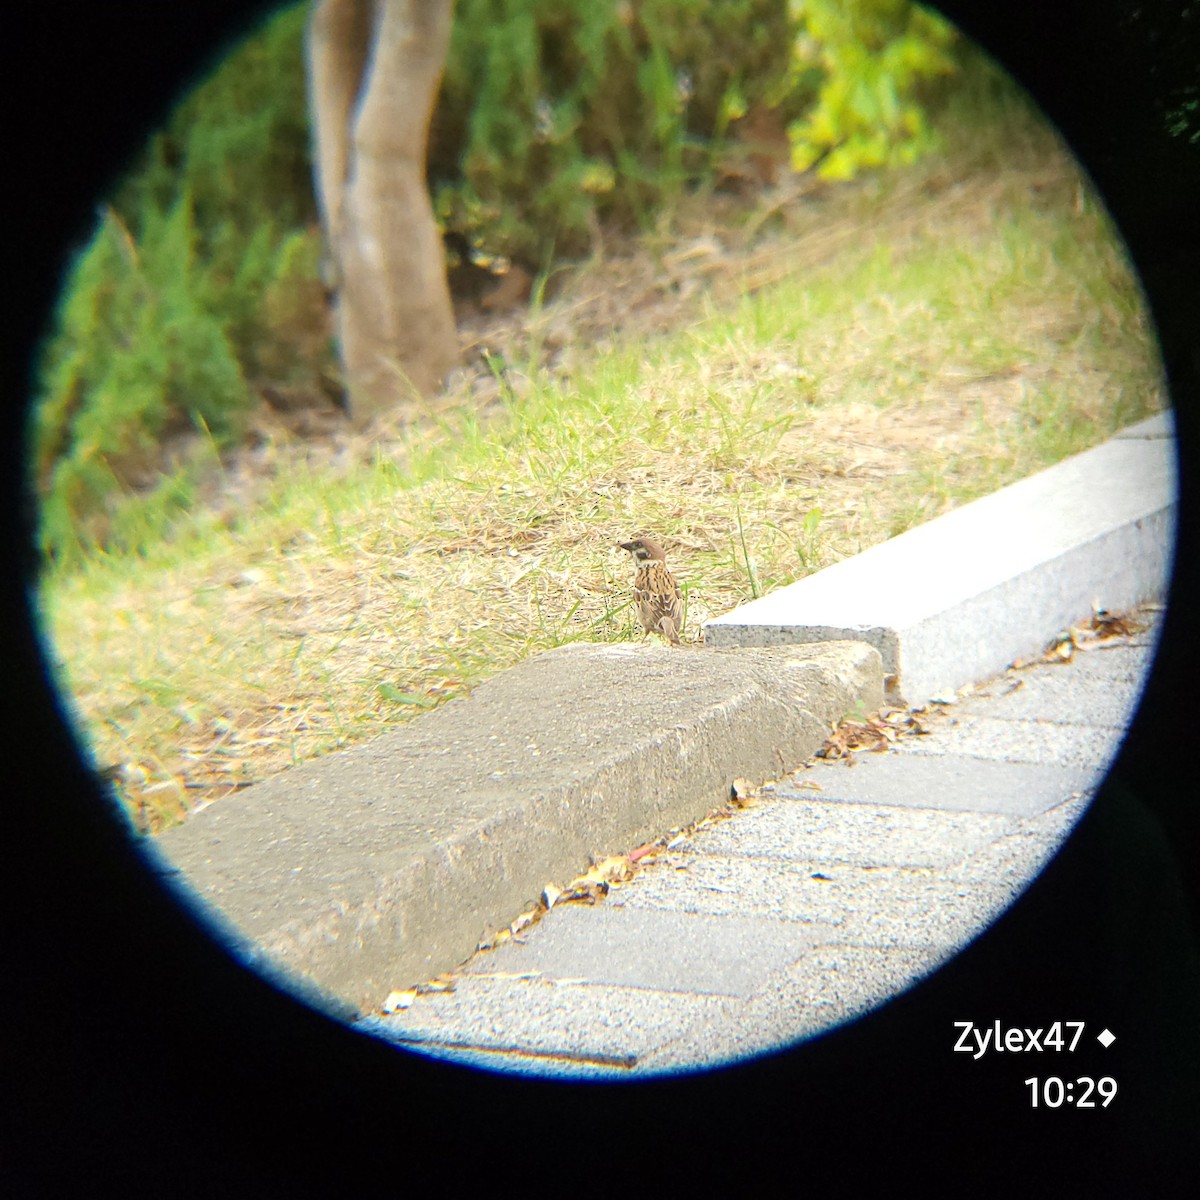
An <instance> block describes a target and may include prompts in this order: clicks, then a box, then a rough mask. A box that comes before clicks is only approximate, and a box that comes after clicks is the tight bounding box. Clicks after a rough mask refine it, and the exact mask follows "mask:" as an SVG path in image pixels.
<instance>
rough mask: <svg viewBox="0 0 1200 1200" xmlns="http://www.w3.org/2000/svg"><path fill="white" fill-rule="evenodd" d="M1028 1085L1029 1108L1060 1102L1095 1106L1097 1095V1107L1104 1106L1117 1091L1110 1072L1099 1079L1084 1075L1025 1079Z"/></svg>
mask: <svg viewBox="0 0 1200 1200" xmlns="http://www.w3.org/2000/svg"><path fill="white" fill-rule="evenodd" d="M1025 1086H1026V1087H1027V1088H1029V1102H1030V1107H1032V1108H1038V1107H1041V1106H1043V1105H1044V1106H1045V1107H1046V1108H1061V1107H1062V1106H1063V1105H1064V1104H1071V1105H1074V1107H1075V1108H1095V1107H1096V1098H1097V1095H1098V1096H1099V1101H1100V1104H1099V1106H1100V1107H1101V1108H1107V1107H1108V1106H1109V1105H1110V1104H1111V1103H1112V1099H1113V1097H1114V1096H1115V1095H1116V1094H1117V1081H1116V1080H1115V1079H1113V1078H1112V1076H1111V1075H1106V1076H1104V1078H1103V1079H1091V1078H1089V1077H1088V1076H1086V1075H1082V1076H1080V1077H1079V1078H1078V1079H1059V1078H1058V1077H1057V1076H1056V1075H1050V1076H1048V1077H1047V1078H1045V1079H1038V1078H1037V1077H1036V1076H1034V1077H1033V1078H1032V1079H1026V1080H1025Z"/></svg>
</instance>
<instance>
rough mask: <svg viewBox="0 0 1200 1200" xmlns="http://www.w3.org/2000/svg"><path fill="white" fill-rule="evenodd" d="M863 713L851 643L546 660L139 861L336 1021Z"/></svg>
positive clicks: (264, 790)
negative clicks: (167, 878) (161, 859)
mask: <svg viewBox="0 0 1200 1200" xmlns="http://www.w3.org/2000/svg"><path fill="white" fill-rule="evenodd" d="M882 698H883V670H882V664H881V662H880V658H879V655H878V653H877V652H876V651H875V650H874V649H873V648H871V647H868V646H866V645H864V644H863V643H861V642H844V643H826V644H823V645H820V646H789V647H776V648H773V649H745V650H742V649H732V650H720V649H711V648H704V649H701V650H688V649H674V648H669V647H658V646H639V645H629V644H623V645H593V644H574V645H568V646H563V647H560V648H559V649H557V650H551V651H547V652H545V653H542V654H538V655H535V656H534V657H532V658H531V659H529V660H527V661H526V662H524V663H521V664H520V665H518V666H516V667H514V668H512V669H511V670H509V671H505V672H503V673H502V674H501V675H499V676H496V677H495V678H493V679H491V680H489V681H488V682H486V683H484V684H482V685H481V686H480V687H478V688H476V689H475V690H474V692H473V693H472V694H471V695H470V696H469V697H464V698H461V699H459V700H455V701H452V702H451V703H449V704H447V705H446V706H445V707H444V708H441V709H438V710H436V711H434V712H432V713H429V714H427V715H426V716H424V717H422V718H420V719H418V720H417V721H414V722H412V723H411V724H409V725H407V726H404V727H403V728H400V729H398V730H396V732H394V733H391V734H387V735H385V736H384V737H381V738H378V739H376V740H375V741H374V742H372V743H370V744H369V745H366V746H362V747H358V748H356V749H354V750H351V751H348V752H346V753H344V754H336V755H330V756H329V757H326V758H323V759H320V760H319V761H317V762H313V763H310V764H306V765H303V766H300V767H296V768H295V769H293V770H291V771H287V772H285V773H284V774H282V775H280V776H277V777H276V778H274V779H271V780H268V781H266V782H265V783H262V784H258V785H256V786H255V787H253V788H249V789H247V790H246V791H245V792H243V793H242V794H241V795H240V796H238V797H236V798H230V799H227V800H223V801H222V802H221V803H220V804H217V805H214V806H213V807H211V808H209V809H205V810H203V811H201V812H199V813H197V814H195V816H193V818H192V819H191V820H189V821H188V822H186V823H185V824H184V825H182V826H179V827H177V828H175V829H172V830H169V831H168V832H166V833H165V834H163V835H162V836H161V837H159V838H158V839H156V843H155V848H156V851H157V852H158V853H160V854H161V855H163V856H165V858H166V860H167V862H168V863H169V864H171V865H170V866H169V867H168V868H167V870H168V871H169V872H171V873H173V874H174V875H175V878H176V880H177V881H178V882H181V883H185V884H186V885H187V887H188V888H190V889H191V892H190V893H187V895H186V898H187V899H189V900H192V899H194V898H195V896H196V895H198V896H199V897H200V898H201V899H202V900H203V901H204V902H205V904H206V905H207V906H209V915H210V916H211V917H212V919H213V920H214V921H215V922H216V923H217V924H218V926H219V927H220V928H221V930H222V931H223V932H224V933H225V934H226V935H227V937H228V938H229V939H230V940H231V941H232V942H233V943H234V946H235V949H236V950H237V951H238V952H239V953H240V954H241V955H243V956H244V957H245V958H246V959H247V960H249V961H250V962H251V963H252V964H253V965H255V966H256V967H257V968H258V969H260V970H262V971H265V972H266V973H267V974H271V975H274V976H276V978H280V974H279V972H280V970H282V971H283V972H286V973H287V974H286V975H285V976H283V978H282V980H281V981H283V982H285V983H290V986H292V987H293V989H296V988H298V989H299V990H301V991H303V992H304V993H305V995H306V997H307V998H309V999H316V1000H317V1001H318V1002H324V1003H325V1005H326V1006H327V1007H331V1008H333V1009H334V1010H336V1011H338V1013H339V1015H344V1013H345V1011H346V1002H348V1003H349V1004H351V1005H360V1006H363V1007H368V1006H372V1005H378V1004H379V1003H380V1002H381V1001H382V1000H383V999H384V997H385V996H386V995H387V993H388V992H389V991H390V990H392V989H393V988H398V987H405V986H409V985H411V984H413V983H417V982H420V981H422V980H425V979H428V978H430V977H432V976H434V975H436V974H438V973H440V972H442V971H446V970H449V969H451V968H453V967H455V966H456V965H458V964H459V963H460V962H461V961H462V960H463V959H465V958H466V957H467V956H469V955H470V954H471V953H472V951H473V950H474V949H475V947H476V946H477V944H478V943H479V941H480V939H481V937H483V936H484V935H485V934H486V933H488V932H489V931H492V930H495V929H496V928H497V927H498V926H502V925H503V924H505V923H506V922H508V921H509V920H511V919H512V918H513V917H514V916H515V915H516V914H517V913H518V912H520V911H522V909H523V907H525V906H527V905H528V904H529V903H530V902H531V901H533V900H535V899H536V898H537V896H538V895H539V894H540V893H541V891H542V889H543V887H544V886H545V884H546V883H547V882H549V881H557V882H559V883H563V882H566V881H567V880H569V879H571V878H573V877H574V876H575V875H576V874H578V873H579V872H580V871H581V870H582V869H583V868H584V867H585V866H586V864H587V859H588V856H589V855H591V854H598V853H612V852H618V851H621V850H625V849H631V848H632V847H634V846H636V845H637V844H639V842H642V841H645V840H648V839H652V838H656V837H659V836H661V835H662V834H663V833H664V832H666V831H667V830H670V829H672V828H678V827H680V826H684V825H687V824H690V823H691V822H692V821H694V820H697V819H698V818H700V817H702V816H704V815H705V814H706V813H707V812H709V811H711V809H713V808H714V807H716V806H718V805H719V804H721V803H722V802H723V801H724V800H726V799H727V798H728V796H729V791H730V785H731V784H732V782H733V780H734V779H735V778H738V777H742V778H746V779H748V780H749V781H750V782H752V783H754V784H755V785H757V784H760V783H762V782H765V781H766V780H768V779H772V778H777V777H778V776H780V775H781V774H785V773H786V772H787V771H789V770H792V769H793V768H794V767H796V766H797V765H798V764H799V763H800V762H802V761H803V760H804V759H805V758H807V757H809V756H810V755H811V754H812V753H813V752H814V751H815V750H816V749H817V748H818V747H819V746H820V745H821V743H822V741H823V740H824V739H825V737H826V736H827V734H828V731H829V728H830V726H831V725H832V724H833V723H834V722H836V721H837V720H838V719H840V718H841V717H842V716H843V715H845V714H846V713H847V712H850V711H852V710H856V711H864V712H868V711H871V710H872V709H875V708H877V707H878V706H879V704H880V703H881V702H882Z"/></svg>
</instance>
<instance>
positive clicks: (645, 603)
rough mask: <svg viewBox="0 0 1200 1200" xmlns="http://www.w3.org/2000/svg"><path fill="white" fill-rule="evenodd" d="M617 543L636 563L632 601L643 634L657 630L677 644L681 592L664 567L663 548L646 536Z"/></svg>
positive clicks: (681, 600)
mask: <svg viewBox="0 0 1200 1200" xmlns="http://www.w3.org/2000/svg"><path fill="white" fill-rule="evenodd" d="M617 544H618V545H619V546H620V547H621V549H622V550H628V551H629V553H630V554H632V555H633V561H634V562H635V563H636V564H637V574H636V575H634V577H633V602H634V603H635V604H636V605H637V610H638V616H639V617H641V619H642V628H643V629H645V631H646V632H647V633H661V634H662V635H663V637H665V638H666V639H667V640H668V641H669V642H671V643H673V644H674V645H676V646H678V645H679V630H680V629H681V628H682V626H683V595H682V594H681V592H680V591H679V585H678V584H677V583H676V582H675V578H674V576H673V575H672V574H671V572H670V571H668V570H667V562H666V558H667V556H666V555H665V554H664V553H663V548H662V547H661V546H660V545H659V544H658V543H657V542H656V541H655V540H654V539H653V538H648V537H639V538H634V539H633V540H632V541H629V542H618V543H617Z"/></svg>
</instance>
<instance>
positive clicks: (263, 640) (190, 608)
mask: <svg viewBox="0 0 1200 1200" xmlns="http://www.w3.org/2000/svg"><path fill="white" fill-rule="evenodd" d="M1008 105H1009V106H1008V107H1007V108H1005V109H1003V111H1002V112H1001V114H1000V117H999V118H993V119H991V120H990V122H986V123H984V125H982V126H981V125H980V124H979V119H978V118H977V119H976V120H975V123H974V124H972V123H971V122H970V121H968V120H966V119H965V118H962V117H960V118H959V124H958V125H955V124H954V123H953V122H951V124H950V126H949V127H948V131H947V148H946V150H945V151H944V153H943V154H942V155H941V156H940V157H938V158H935V159H931V160H929V161H927V162H926V163H924V164H922V165H920V166H918V167H917V168H913V169H911V170H909V171H907V172H905V173H903V174H899V175H896V176H894V177H891V178H888V179H882V180H864V181H862V182H860V183H859V184H855V185H849V186H843V187H840V188H823V189H820V190H817V191H816V192H812V193H808V194H805V195H800V196H798V197H796V198H793V199H791V200H779V199H778V198H771V199H769V200H763V201H761V202H760V203H759V204H758V205H757V206H749V207H748V206H747V205H745V204H743V205H742V206H741V207H740V208H737V207H736V206H734V207H733V209H732V210H731V211H727V210H726V209H725V208H723V207H722V204H723V201H721V199H720V198H719V197H708V198H707V199H704V200H703V201H697V202H696V204H695V205H694V207H693V208H692V209H691V210H690V211H689V210H681V211H680V213H679V214H678V216H677V221H676V225H675V232H674V235H673V237H672V238H670V239H665V238H658V239H654V238H646V239H644V240H643V242H642V243H640V244H639V245H638V246H636V247H633V248H632V249H631V250H630V252H629V253H627V254H624V255H616V256H612V255H610V256H609V257H608V258H606V259H603V260H597V261H596V262H594V263H592V264H588V265H586V266H585V267H584V268H582V269H581V270H579V271H578V272H576V273H574V274H573V275H572V276H570V278H568V279H566V280H565V281H564V282H563V283H562V286H560V287H559V291H558V294H557V295H556V296H555V297H554V298H553V299H551V300H548V301H546V302H545V304H544V305H542V306H539V307H535V309H534V311H533V312H532V313H530V314H527V316H526V318H525V319H524V320H523V321H520V322H516V323H511V322H510V324H509V325H508V326H505V327H504V328H503V329H501V330H500V331H499V333H496V331H493V336H494V337H495V338H498V339H500V340H502V341H504V342H505V346H504V350H503V357H504V359H505V361H506V362H508V363H509V364H520V367H519V369H517V368H511V369H510V370H508V371H506V372H503V373H501V376H500V380H499V383H498V384H497V386H496V387H495V388H494V389H493V392H492V393H491V395H490V397H489V398H485V399H477V400H472V399H471V398H470V397H469V396H468V395H467V394H466V393H465V392H462V391H461V390H460V391H459V392H458V393H452V394H451V395H449V396H448V397H446V398H445V399H444V400H443V402H442V403H441V404H440V405H438V406H437V408H436V410H435V408H434V407H433V406H431V408H430V411H429V412H427V413H425V414H423V415H422V416H421V417H420V418H419V419H415V420H412V419H410V420H406V421H404V422H400V421H397V422H395V423H393V424H392V425H391V426H386V425H384V426H380V427H379V428H377V429H376V430H373V431H372V433H371V435H370V437H369V438H364V437H362V436H361V435H354V434H351V433H349V432H346V433H343V434H339V435H338V436H337V437H335V438H333V439H329V440H327V442H326V443H322V445H317V444H315V443H311V442H310V443H306V442H305V441H304V440H303V439H298V438H295V437H289V436H287V435H286V433H285V432H283V431H275V432H274V433H271V434H270V435H269V436H264V437H263V438H262V439H261V441H260V445H259V446H258V447H257V448H255V449H254V450H253V451H252V452H251V451H247V452H246V453H245V454H243V455H242V456H240V457H239V456H235V457H234V458H230V459H227V460H226V462H225V463H224V464H223V465H221V466H220V467H219V469H218V471H217V473H216V474H215V475H214V476H213V477H212V478H210V479H209V481H208V484H207V490H205V489H198V490H197V491H196V501H195V503H194V505H193V507H192V509H191V511H190V512H189V513H188V515H187V516H186V518H184V519H181V520H179V521H177V522H176V523H175V525H174V528H173V530H172V533H171V536H170V537H168V538H165V539H160V540H157V541H156V540H152V539H147V544H146V545H145V547H144V549H143V550H142V551H141V552H140V553H137V554H125V555H115V554H101V553H96V554H93V555H91V556H90V557H89V559H88V561H86V563H84V564H82V565H80V566H76V567H73V568H71V569H61V570H57V571H52V572H51V573H50V574H48V576H47V577H46V579H45V580H44V583H43V586H42V589H41V593H40V601H41V610H42V614H43V618H44V633H45V637H46V641H47V645H48V651H49V653H50V654H51V655H52V657H53V659H54V661H56V662H57V664H58V668H57V670H58V674H59V678H60V681H61V686H62V690H63V693H64V695H65V696H66V697H67V698H68V700H69V702H70V703H71V705H72V707H73V709H74V711H75V714H76V718H77V722H78V725H79V727H80V730H81V732H82V734H83V736H84V738H85V740H86V741H87V742H88V743H89V744H90V746H91V747H92V751H93V753H94V755H95V758H96V760H97V762H98V763H100V764H119V765H120V766H121V767H122V772H123V779H124V781H123V784H122V789H123V792H124V794H125V797H126V799H127V801H128V802H129V804H130V806H131V807H132V808H133V809H135V810H136V811H137V812H138V814H139V816H140V819H141V820H142V821H143V822H144V823H145V824H146V825H147V826H148V827H149V828H151V829H159V828H161V827H163V826H165V825H168V824H170V823H172V822H174V821H176V820H178V819H179V818H180V817H181V816H182V815H183V814H184V813H186V811H187V810H188V809H189V808H192V807H194V806H195V805H196V804H197V803H198V802H201V801H207V800H212V799H219V798H220V797H222V796H224V795H227V794H229V792H230V790H231V789H232V788H235V787H237V786H241V785H244V784H245V783H247V782H250V781H253V780H257V779H262V778H265V777H267V776H270V775H272V774H274V773H276V772H278V771H280V770H283V769H285V768H286V767H288V766H290V765H292V764H294V763H296V762H300V761H303V760H306V759H311V758H314V757H316V756H318V755H322V754H326V753H329V752H331V751H334V750H337V749H340V748H344V747H347V746H350V745H353V744H355V743H360V742H362V741H365V740H366V739H368V738H371V737H374V736H376V735H377V734H379V733H382V732H384V731H385V730H387V729H390V728H393V727H394V726H395V725H396V724H397V723H398V722H401V721H405V720H408V719H410V718H412V717H414V716H417V715H419V714H420V713H422V712H426V711H428V710H429V709H430V708H432V707H434V706H436V705H437V704H440V703H442V702H443V701H445V700H446V699H448V698H450V697H453V696H456V695H459V694H462V693H464V692H466V691H468V690H469V689H470V688H471V687H472V686H473V685H474V684H476V683H478V682H479V681H480V680H482V679H485V678H486V677H487V676H489V675H491V674H494V673H495V672H497V671H499V670H501V669H503V668H505V667H507V666H510V665H512V664H514V663H516V662H518V661H520V660H521V659H522V658H524V657H526V656H527V655H529V654H531V653H533V652H535V651H537V650H540V649H544V648H547V647H551V646H555V645H559V644H562V643H564V642H569V641H574V640H579V639H586V640H599V641H610V640H620V639H626V638H631V637H635V636H638V635H640V629H639V628H638V627H637V623H636V618H635V616H634V614H633V612H632V610H631V608H630V605H629V602H628V579H629V575H630V568H629V565H628V561H627V556H626V555H625V553H624V552H623V551H620V550H617V549H616V547H615V543H616V542H617V541H619V540H625V539H627V538H628V537H630V536H631V535H633V534H635V533H639V532H651V533H654V534H656V535H658V536H660V537H661V538H662V540H663V541H664V542H665V543H666V545H667V548H668V556H669V559H670V561H671V564H672V566H673V567H674V569H675V570H676V572H677V574H678V575H679V577H680V579H681V582H682V583H683V585H684V588H685V591H686V598H687V634H686V636H690V637H695V636H696V635H697V631H698V630H699V627H700V625H701V624H702V622H703V621H704V619H705V618H707V617H708V616H712V615H716V614H718V613H720V612H723V611H725V610H727V609H729V608H731V607H733V606H734V605H736V604H738V603H741V602H742V601H744V600H747V599H750V598H752V597H754V596H756V595H760V594H762V593H763V592H766V591H769V590H770V589H772V588H774V587H777V586H779V585H781V584H784V583H787V582H790V581H791V580H793V579H796V578H799V577H801V576H803V575H805V574H807V573H809V572H812V571H815V570H819V569H820V568H822V567H824V566H826V565H828V564H830V563H832V562H835V561H837V560H839V559H841V558H843V557H845V556H847V555H850V554H854V553H856V552H858V551H859V550H862V549H864V548H866V547H867V546H870V545H873V544H875V543H877V542H879V541H882V540H884V539H886V538H888V537H891V536H893V535H895V534H897V533H899V532H901V531H903V530H904V529H907V528H910V527H912V526H913V525H915V524H918V523H921V522H923V521H926V520H928V519H930V518H931V517H934V516H936V515H937V514H939V513H940V512H943V511H946V510H947V509H949V508H951V507H954V506H955V505H958V504H961V503H963V502H964V501H967V500H970V499H973V498H975V497H977V496H980V495H983V494H986V493H988V492H991V491H993V490H995V489H996V488H998V487H1001V486H1003V485H1004V484H1006V483H1010V482H1012V481H1014V480H1016V479H1019V478H1022V477H1024V476H1026V475H1028V474H1031V473H1032V472H1034V471H1036V470H1038V469H1040V468H1042V467H1044V466H1047V465H1049V464H1051V463H1053V462H1056V461H1058V460H1059V459H1061V458H1062V457H1064V456H1066V455H1069V454H1072V453H1075V452H1078V451H1080V450H1083V449H1085V448H1087V447H1089V446H1091V445H1094V444H1096V443H1098V442H1099V441H1102V440H1103V439H1104V438H1106V437H1107V436H1109V435H1110V434H1111V433H1112V432H1113V431H1115V430H1116V429H1118V428H1120V427H1122V426H1124V425H1126V424H1129V423H1131V422H1132V421H1135V420H1137V419H1139V418H1141V417H1143V416H1145V415H1148V414H1149V413H1151V412H1154V411H1157V410H1158V409H1160V408H1162V407H1163V405H1164V403H1165V401H1164V397H1163V395H1162V392H1161V385H1160V379H1159V368H1158V363H1157V359H1156V356H1155V353H1154V350H1153V346H1152V340H1151V338H1150V336H1149V334H1148V331H1147V329H1146V324H1145V318H1144V315H1143V310H1142V306H1141V301H1140V296H1139V293H1138V289H1137V286H1136V284H1135V282H1134V280H1133V278H1132V276H1131V275H1130V272H1129V269H1128V267H1127V265H1126V263H1125V261H1124V259H1123V257H1122V254H1121V250H1120V247H1119V243H1118V242H1117V241H1116V240H1115V238H1114V236H1113V234H1112V231H1111V229H1110V228H1109V226H1108V225H1107V222H1106V220H1105V217H1104V214H1103V212H1102V210H1101V209H1100V208H1099V206H1098V205H1097V204H1096V202H1095V201H1094V199H1093V198H1092V197H1091V196H1090V195H1089V193H1088V191H1087V188H1086V186H1085V184H1084V183H1083V181H1082V180H1081V179H1080V178H1079V176H1078V174H1077V172H1076V171H1075V169H1074V167H1073V165H1072V164H1071V162H1070V160H1069V159H1068V158H1067V157H1066V156H1065V154H1064V153H1063V151H1062V150H1061V148H1060V147H1059V145H1058V143H1057V142H1056V141H1055V140H1054V139H1053V138H1052V137H1051V136H1050V135H1049V133H1048V132H1046V131H1045V130H1043V129H1041V128H1040V127H1039V126H1038V125H1037V123H1036V121H1035V120H1034V119H1033V118H1032V117H1031V116H1030V115H1029V114H1028V113H1027V112H1026V111H1025V110H1024V109H1023V108H1021V107H1020V106H1019V105H1014V104H1013V103H1012V102H1011V101H1010V102H1008ZM142 503H143V504H148V503H152V501H142Z"/></svg>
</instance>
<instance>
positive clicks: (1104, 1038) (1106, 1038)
mask: <svg viewBox="0 0 1200 1200" xmlns="http://www.w3.org/2000/svg"><path fill="white" fill-rule="evenodd" d="M1116 1040H1117V1035H1116V1034H1115V1033H1109V1032H1108V1030H1107V1029H1106V1030H1104V1031H1103V1032H1102V1033H1098V1034H1096V1041H1098V1042H1099V1043H1100V1045H1102V1046H1103V1047H1104V1048H1105V1050H1107V1049H1108V1048H1109V1046H1111V1045H1112V1044H1113V1042H1115V1041H1116Z"/></svg>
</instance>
